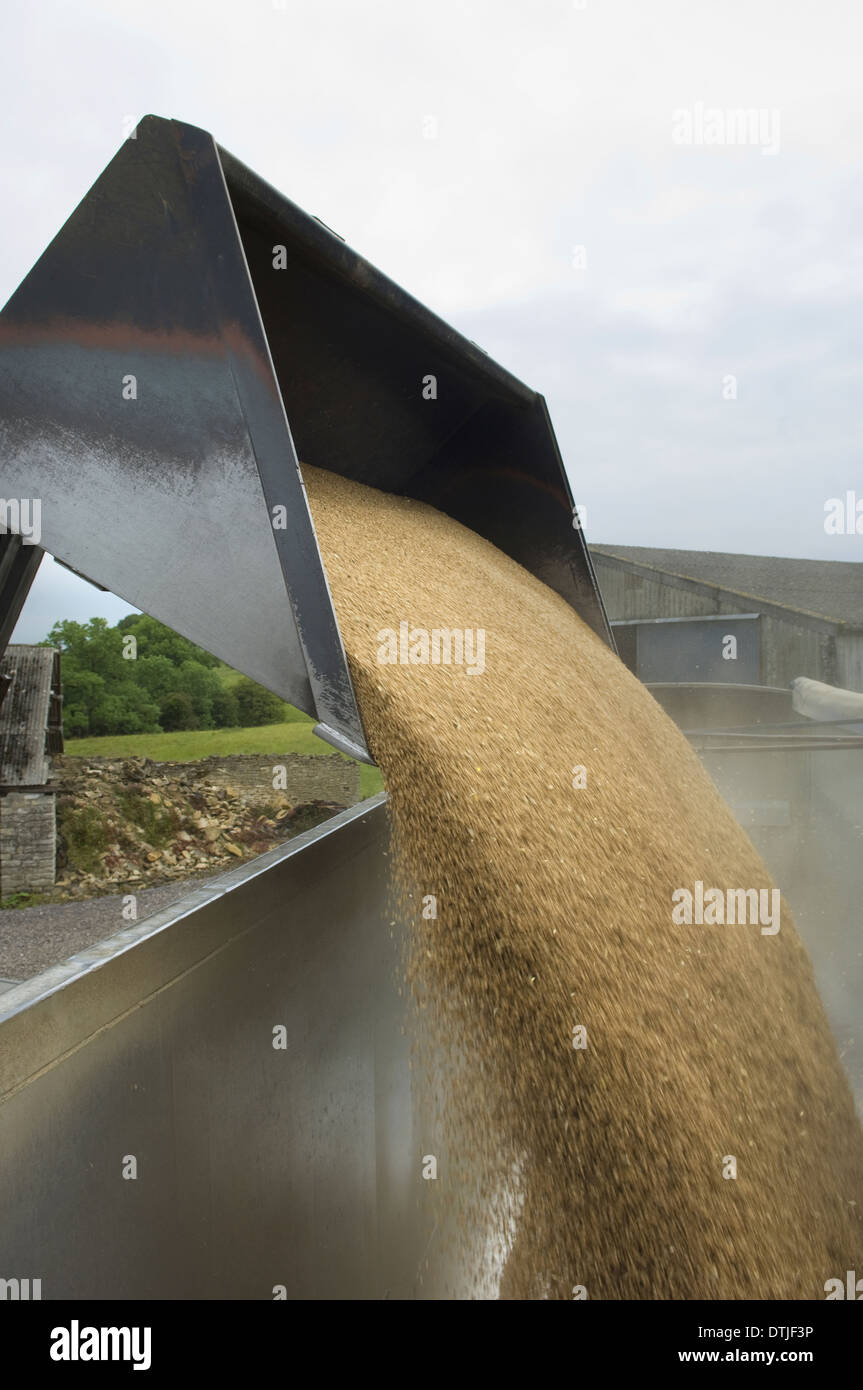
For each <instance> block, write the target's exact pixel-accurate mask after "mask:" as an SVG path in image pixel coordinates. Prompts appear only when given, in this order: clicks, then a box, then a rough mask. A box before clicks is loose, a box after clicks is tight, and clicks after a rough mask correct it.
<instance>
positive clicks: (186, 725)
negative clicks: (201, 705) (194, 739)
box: [159, 690, 198, 733]
mask: <svg viewBox="0 0 863 1390" xmlns="http://www.w3.org/2000/svg"><path fill="white" fill-rule="evenodd" d="M159 719H160V722H161V725H162V728H163V729H164V730H165V732H166V733H173V732H174V731H175V730H176V729H197V727H198V716H197V715H196V714H195V707H194V705H193V704H192V701H191V698H190V696H188V695H186V694H185V692H184V691H182V690H178V691H176V692H175V693H174V694H173V695H166V696H165V698H164V700H163V701H162V707H161V711H160V715H159Z"/></svg>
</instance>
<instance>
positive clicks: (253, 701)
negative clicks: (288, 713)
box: [234, 676, 285, 729]
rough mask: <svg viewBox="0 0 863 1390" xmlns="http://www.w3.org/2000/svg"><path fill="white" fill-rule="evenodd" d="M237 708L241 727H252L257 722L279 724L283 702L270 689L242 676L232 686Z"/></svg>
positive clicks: (283, 709) (283, 715)
mask: <svg viewBox="0 0 863 1390" xmlns="http://www.w3.org/2000/svg"><path fill="white" fill-rule="evenodd" d="M234 694H235V696H236V697H237V709H238V713H239V717H240V725H241V727H242V728H244V729H245V728H253V727H255V726H256V725H258V724H280V723H281V721H282V720H283V719H284V717H285V714H284V711H285V703H284V700H280V699H279V697H278V695H274V694H273V693H272V691H271V690H266V689H265V688H264V687H263V686H262V685H258V683H257V681H253V680H250V678H249V677H248V676H243V677H242V679H241V680H238V681H237V684H236V685H235V686H234Z"/></svg>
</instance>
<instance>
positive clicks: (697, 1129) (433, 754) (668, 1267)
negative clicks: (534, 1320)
mask: <svg viewBox="0 0 863 1390" xmlns="http://www.w3.org/2000/svg"><path fill="white" fill-rule="evenodd" d="M303 471H304V478H305V481H306V485H307V488H308V493H309V500H310V505H311V508H312V513H313V517H314V523H315V527H316V530H317V533H318V538H319V542H320V545H321V550H322V553H323V556H324V561H325V565H326V569H327V574H328V576H329V579H330V584H331V588H332V591H333V598H334V603H335V608H336V613H337V616H338V620H339V625H340V627H341V631H342V635H343V638H344V642H345V647H346V651H347V654H348V660H349V664H350V669H351V673H352V676H353V680H354V683H355V687H356V691H357V698H358V700H359V703H360V707H361V710H362V715H363V720H364V724H365V727H366V730H367V734H368V738H369V743H370V747H371V750H372V753H373V755H374V757H375V758H376V760H377V762H378V763H379V765H380V767H381V769H382V771H383V776H384V781H385V784H386V787H387V790H388V792H389V796H390V809H391V818H392V828H393V845H394V855H395V860H396V864H397V882H398V885H399V888H400V893H401V903H402V908H403V910H404V912H405V913H406V915H407V918H408V920H409V924H410V929H411V930H410V945H409V952H408V959H407V961H406V971H407V974H408V976H409V978H410V982H411V985H412V988H413V991H414V995H415V997H416V999H417V1001H418V1003H419V1004H420V1005H421V1014H422V1019H423V1026H424V1030H425V1033H426V1038H427V1045H428V1047H429V1049H430V1051H434V1052H435V1053H436V1055H437V1056H439V1057H442V1058H443V1066H442V1067H440V1068H439V1070H438V1073H437V1074H438V1075H439V1077H440V1078H441V1080H440V1085H439V1092H438V1096H437V1109H436V1116H437V1119H436V1123H437V1125H438V1126H439V1133H438V1139H439V1142H440V1148H441V1151H443V1152H445V1153H446V1172H445V1173H444V1174H442V1180H445V1181H446V1182H447V1184H448V1188H449V1190H450V1191H452V1192H454V1193H456V1194H458V1196H457V1201H458V1204H459V1220H458V1224H457V1229H458V1231H459V1232H460V1233H461V1234H460V1235H459V1236H457V1240H461V1241H463V1242H464V1247H465V1253H466V1258H467V1259H470V1258H472V1255H471V1250H472V1243H473V1245H475V1243H476V1238H475V1232H476V1231H478V1230H482V1231H483V1232H485V1235H484V1236H483V1240H484V1242H485V1245H484V1249H485V1250H486V1254H485V1256H484V1257H483V1261H478V1263H483V1262H484V1265H485V1267H484V1268H479V1267H477V1268H476V1270H475V1288H476V1289H477V1290H481V1289H482V1288H483V1287H484V1280H485V1281H486V1282H487V1274H488V1260H489V1255H488V1253H487V1252H488V1250H489V1249H491V1248H495V1249H497V1251H498V1252H499V1254H498V1259H499V1263H500V1264H501V1265H502V1267H503V1273H502V1278H501V1280H500V1296H501V1297H505V1298H506V1297H508V1298H567V1299H568V1298H571V1297H572V1290H573V1288H574V1287H575V1286H578V1285H580V1286H584V1288H585V1289H586V1291H587V1296H588V1297H589V1298H675V1299H697V1298H718V1299H729V1298H813V1299H817V1298H823V1297H824V1284H825V1281H826V1280H827V1279H829V1278H832V1277H839V1278H844V1275H845V1271H846V1270H848V1269H861V1268H863V1241H861V1217H863V1135H861V1130H860V1126H859V1123H858V1121H857V1118H856V1116H855V1112H854V1106H853V1101H852V1097H851V1093H850V1089H849V1086H848V1083H847V1081H846V1078H845V1075H844V1072H843V1071H842V1067H841V1063H840V1062H839V1059H838V1056H837V1051H836V1047H835V1044H834V1042H833V1038H832V1036H831V1033H830V1029H829V1027H828V1024H827V1021H826V1018H825V1015H824V1011H823V1009H822V1006H821V1003H820V1000H819V998H818V995H817V992H816V989H815V985H814V982H813V975H812V969H811V966H810V963H809V960H808V957H807V955H806V953H805V950H804V949H803V947H802V946H801V943H800V941H799V938H798V936H797V933H796V930H795V928H794V925H793V922H792V920H791V914H790V912H789V910H788V907H787V904H785V903H784V902H783V903H782V915H781V928H780V930H779V932H778V933H776V934H775V935H768V934H763V933H762V932H761V930H760V928H759V926H758V925H757V924H747V925H722V926H720V925H716V926H707V925H696V924H692V925H689V926H686V925H676V924H675V923H674V922H673V921H672V897H671V895H672V893H673V892H674V890H675V889H678V888H683V887H688V888H689V889H693V887H694V884H695V883H696V881H699V880H700V881H701V882H703V883H704V885H705V887H707V886H711V887H713V886H716V887H718V888H720V889H722V890H723V891H724V890H726V889H730V888H745V889H749V888H757V889H760V888H770V887H772V884H771V881H770V878H769V876H768V874H767V871H766V869H765V867H764V865H763V863H762V862H761V860H760V858H759V857H758V855H757V853H756V852H755V849H754V848H753V846H752V844H751V843H750V841H749V840H748V838H747V836H746V835H745V834H744V832H743V831H742V830H741V829H740V828H739V827H738V825H737V824H736V822H735V820H734V818H733V816H732V815H731V812H730V811H729V810H728V809H727V807H726V805H725V804H724V802H723V801H722V800H721V799H720V797H719V795H718V793H717V792H716V790H715V789H714V787H713V784H712V782H711V781H710V779H709V778H708V776H707V774H706V773H705V772H704V771H703V769H702V767H701V765H700V763H699V762H698V759H697V758H696V756H695V755H694V753H693V752H692V751H691V749H690V748H689V746H688V744H687V742H686V740H685V738H684V737H683V736H682V735H681V734H680V732H679V731H678V730H677V728H676V727H675V725H674V724H673V723H672V722H671V721H670V720H669V719H668V718H667V717H666V715H665V714H664V713H663V711H662V710H661V709H660V708H659V706H658V705H657V704H656V702H655V701H654V700H653V698H652V697H651V696H650V694H649V693H648V692H647V691H646V690H645V688H644V687H643V686H642V685H641V684H639V682H638V681H637V680H636V679H635V678H634V677H633V676H632V675H631V674H630V673H629V671H628V670H627V669H626V668H625V667H624V666H623V665H622V663H621V662H620V661H619V660H618V659H617V657H616V656H614V655H613V654H612V652H611V651H610V650H609V649H608V648H607V647H606V646H605V645H604V644H603V643H602V642H601V641H600V640H599V638H597V637H596V636H595V635H594V634H593V633H592V632H591V631H590V630H589V629H588V627H587V626H586V625H585V623H584V622H583V621H582V620H581V619H580V618H579V617H578V615H577V614H576V613H575V612H574V611H573V610H572V609H571V608H570V607H569V606H568V604H567V603H566V602H565V601H564V600H563V599H561V598H560V597H558V596H557V595H556V594H554V593H552V592H551V591H550V590H549V589H548V588H546V587H545V586H544V585H543V584H541V583H540V582H539V581H538V580H537V579H535V578H534V577H533V576H532V575H530V574H528V573H527V572H526V571H525V570H523V569H522V568H521V567H520V566H519V565H517V564H516V563H515V562H514V561H512V560H510V559H509V558H508V557H506V556H505V555H503V554H501V553H500V552H499V551H497V550H496V549H495V548H494V547H493V546H491V545H490V544H488V543H487V542H486V541H484V540H482V539H480V538H479V537H478V536H476V535H474V534H473V533H472V532H470V531H468V530H466V529H465V528H464V527H462V526H460V525H459V524H458V523H456V522H454V521H452V520H450V519H449V518H447V517H445V516H443V515H442V514H440V513H438V512H436V511H434V510H433V509H431V508H429V507H426V506H422V505H420V504H418V503H415V502H412V501H410V500H408V499H404V498H398V497H394V496H391V495H389V494H385V493H381V492H378V491H376V490H374V489H370V488H365V487H361V486H359V485H358V484H355V483H351V482H348V481H347V480H345V479H343V478H341V477H338V476H337V475H335V474H331V473H328V472H323V471H321V470H319V469H314V468H304V470H303ZM403 621H407V622H408V623H409V624H410V627H411V629H425V630H427V631H429V632H431V631H432V630H433V629H440V628H449V629H462V630H465V629H468V630H471V631H476V630H477V629H482V630H484V632H485V634H486V636H485V643H486V646H485V654H484V669H483V670H482V671H479V670H477V671H475V673H474V674H473V675H471V674H468V669H467V666H466V665H461V666H459V665H455V664H452V665H449V666H447V665H431V664H428V665H422V664H417V665H411V664H407V665H402V664H382V663H381V662H380V661H379V648H380V647H381V641H380V638H379V634H380V633H381V631H382V630H384V629H388V628H390V629H394V630H396V631H397V630H398V629H399V624H400V623H401V622H403ZM579 766H583V767H584V768H585V775H586V785H585V786H583V787H576V786H574V785H573V783H574V780H576V781H577V780H578V777H577V776H576V777H575V778H574V776H573V770H574V768H576V767H579ZM429 895H433V896H434V897H435V898H436V900H437V917H436V918H433V919H428V918H424V917H423V915H422V911H421V904H422V900H423V899H424V898H426V897H427V896H429ZM579 1026H581V1027H583V1028H584V1029H586V1043H587V1045H586V1046H585V1047H583V1048H577V1047H575V1046H574V1045H573V1044H574V1040H575V1039H576V1037H577V1036H578V1035H576V1034H574V1031H573V1030H574V1029H575V1028H577V1027H579ZM729 1157H733V1158H734V1159H735V1160H736V1165H737V1177H736V1179H732V1178H728V1177H723V1172H724V1171H725V1172H727V1171H729V1166H728V1158H729ZM490 1229H491V1236H489V1234H488V1233H489V1230H490Z"/></svg>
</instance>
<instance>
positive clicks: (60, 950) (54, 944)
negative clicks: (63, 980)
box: [0, 874, 218, 990]
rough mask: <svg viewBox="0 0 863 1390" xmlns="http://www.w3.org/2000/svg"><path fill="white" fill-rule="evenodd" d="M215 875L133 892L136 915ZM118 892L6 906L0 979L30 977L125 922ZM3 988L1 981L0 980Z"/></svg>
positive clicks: (0, 925)
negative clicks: (35, 903) (135, 895)
mask: <svg viewBox="0 0 863 1390" xmlns="http://www.w3.org/2000/svg"><path fill="white" fill-rule="evenodd" d="M214 877H218V875H214V874H206V875H201V876H200V877H198V878H189V879H183V880H181V881H179V882H177V883H165V884H163V885H162V886H161V887H159V888H145V889H143V890H142V891H141V892H139V893H138V895H137V897H138V919H137V920H138V921H139V922H143V921H144V920H145V918H147V917H151V916H152V915H153V913H154V912H161V910H162V908H163V907H168V906H170V904H171V903H173V902H176V901H177V900H178V899H179V898H182V897H183V896H184V894H186V893H188V892H191V890H192V889H193V888H202V887H203V886H204V884H205V883H210V882H212V880H213V878H214ZM122 907H123V897H122V894H112V895H111V896H110V897H104V898H88V899H87V900H86V901H84V902H71V903H44V904H43V905H42V906H40V907H19V908H6V909H4V910H2V911H0V981H3V980H5V981H7V982H8V981H16V982H17V981H19V980H29V979H30V978H31V977H32V976H33V975H38V974H39V972H40V970H47V968H48V966H49V965H59V964H60V963H61V961H64V960H67V959H68V958H69V956H74V955H75V953H76V952H77V951H83V950H84V948H85V947H87V946H92V945H93V943H94V942H96V941H102V940H104V938H105V937H106V936H113V935H114V933H115V932H118V931H121V930H122V929H123V927H126V926H129V925H130V923H128V922H126V921H125V920H124V918H123V916H122ZM0 990H2V984H0Z"/></svg>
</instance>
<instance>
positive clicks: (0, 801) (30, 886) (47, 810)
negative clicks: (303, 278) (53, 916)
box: [0, 792, 57, 898]
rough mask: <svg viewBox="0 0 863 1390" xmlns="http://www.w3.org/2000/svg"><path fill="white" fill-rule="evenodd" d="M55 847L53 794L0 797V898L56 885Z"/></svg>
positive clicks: (39, 793)
mask: <svg viewBox="0 0 863 1390" xmlns="http://www.w3.org/2000/svg"><path fill="white" fill-rule="evenodd" d="M56 848H57V838H56V823H55V815H54V796H53V793H51V792H7V794H6V795H5V796H0V897H2V898H8V897H10V896H11V894H13V893H40V892H46V891H49V890H50V889H51V888H53V887H54V868H55V860H56Z"/></svg>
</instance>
